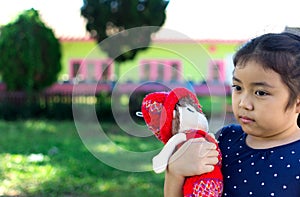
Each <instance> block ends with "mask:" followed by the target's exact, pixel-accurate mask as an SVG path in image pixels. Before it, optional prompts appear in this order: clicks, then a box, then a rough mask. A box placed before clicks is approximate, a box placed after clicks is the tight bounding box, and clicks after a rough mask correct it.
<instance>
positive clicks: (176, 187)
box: [164, 138, 218, 197]
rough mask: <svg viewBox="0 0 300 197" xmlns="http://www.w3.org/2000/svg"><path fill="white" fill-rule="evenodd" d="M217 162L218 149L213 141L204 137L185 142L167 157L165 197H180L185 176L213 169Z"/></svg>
mask: <svg viewBox="0 0 300 197" xmlns="http://www.w3.org/2000/svg"><path fill="white" fill-rule="evenodd" d="M217 163H218V151H217V150H216V145H215V144H214V143H210V142H207V141H206V140H205V139H204V138H195V139H190V140H188V141H187V142H185V143H184V144H183V145H182V146H181V147H180V148H179V149H178V150H177V151H176V152H175V153H174V154H173V155H172V156H171V158H170V159H169V165H168V169H167V171H166V174H165V186H164V196H165V197H182V196H183V194H182V186H183V183H184V179H185V177H186V176H194V175H201V174H203V173H207V172H211V171H213V170H214V165H215V164H217Z"/></svg>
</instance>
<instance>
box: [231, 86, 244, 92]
mask: <svg viewBox="0 0 300 197" xmlns="http://www.w3.org/2000/svg"><path fill="white" fill-rule="evenodd" d="M232 90H236V91H241V90H242V87H241V86H238V85H232Z"/></svg>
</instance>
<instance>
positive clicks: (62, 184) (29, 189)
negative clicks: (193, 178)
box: [0, 120, 164, 197]
mask: <svg viewBox="0 0 300 197" xmlns="http://www.w3.org/2000/svg"><path fill="white" fill-rule="evenodd" d="M101 126H102V127H103V129H104V130H105V132H106V133H107V134H108V136H109V138H110V139H111V140H112V141H113V142H114V143H115V144H117V145H118V146H120V147H122V148H124V149H127V150H137V151H147V150H152V149H155V148H158V147H161V143H160V142H159V141H158V140H156V139H155V140H154V139H152V138H149V139H148V138H146V139H143V140H140V139H139V138H133V137H130V136H129V135H124V134H123V132H122V131H121V130H120V129H119V128H118V127H117V126H116V125H115V124H112V123H106V124H102V125H101ZM93 127H96V125H89V124H88V123H87V129H93ZM0 135H1V138H0V196H2V195H3V196H47V197H48V196H68V197H70V196H101V197H102V196H103V197H105V196H110V197H111V196H114V197H118V196H125V197H126V196H131V197H132V196H163V180H164V177H163V176H164V175H163V174H159V175H157V174H155V173H153V172H152V171H148V172H126V171H122V170H118V169H115V168H113V167H110V166H108V165H106V164H104V163H103V162H101V161H100V160H99V159H97V158H96V157H94V156H93V154H91V152H90V151H88V149H87V148H86V147H85V145H84V144H83V142H82V141H81V139H80V137H79V135H78V133H77V130H76V127H75V124H74V123H73V122H71V121H70V122H58V121H43V120H35V121H33V120H30V121H16V122H4V121H0ZM110 148H111V147H107V150H108V152H107V153H106V154H117V153H115V152H113V151H109V150H110ZM112 156H113V155H112Z"/></svg>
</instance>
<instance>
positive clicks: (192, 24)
mask: <svg viewBox="0 0 300 197" xmlns="http://www.w3.org/2000/svg"><path fill="white" fill-rule="evenodd" d="M81 6H82V0H9V1H8V0H6V1H5V0H1V1H0V24H6V23H8V22H9V21H11V20H12V19H13V18H14V17H15V16H16V15H17V14H18V12H20V11H22V10H24V9H29V8H32V7H33V8H35V9H37V10H40V11H41V13H42V18H43V19H44V20H46V21H47V24H48V26H50V27H52V28H54V29H55V33H56V35H58V36H61V35H64V36H70V37H72V36H73V37H80V36H84V35H87V33H86V31H85V28H84V19H83V18H82V17H80V7H81ZM166 13H167V19H166V22H165V24H164V26H163V27H164V28H167V29H170V30H175V31H178V32H180V33H182V34H184V35H186V36H188V37H190V38H193V39H226V40H236V39H249V38H251V37H254V36H257V35H260V34H263V33H267V32H280V31H282V30H283V29H284V27H285V26H290V27H300V12H299V7H298V5H297V1H296V0H170V3H169V5H168V7H167V10H166ZM70 21H72V22H71V23H70Z"/></svg>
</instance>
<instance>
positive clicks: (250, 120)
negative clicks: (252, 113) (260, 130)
mask: <svg viewBox="0 0 300 197" xmlns="http://www.w3.org/2000/svg"><path fill="white" fill-rule="evenodd" d="M239 118H240V120H241V122H242V123H244V124H249V123H252V122H254V120H253V119H251V118H249V117H247V116H240V117H239Z"/></svg>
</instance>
